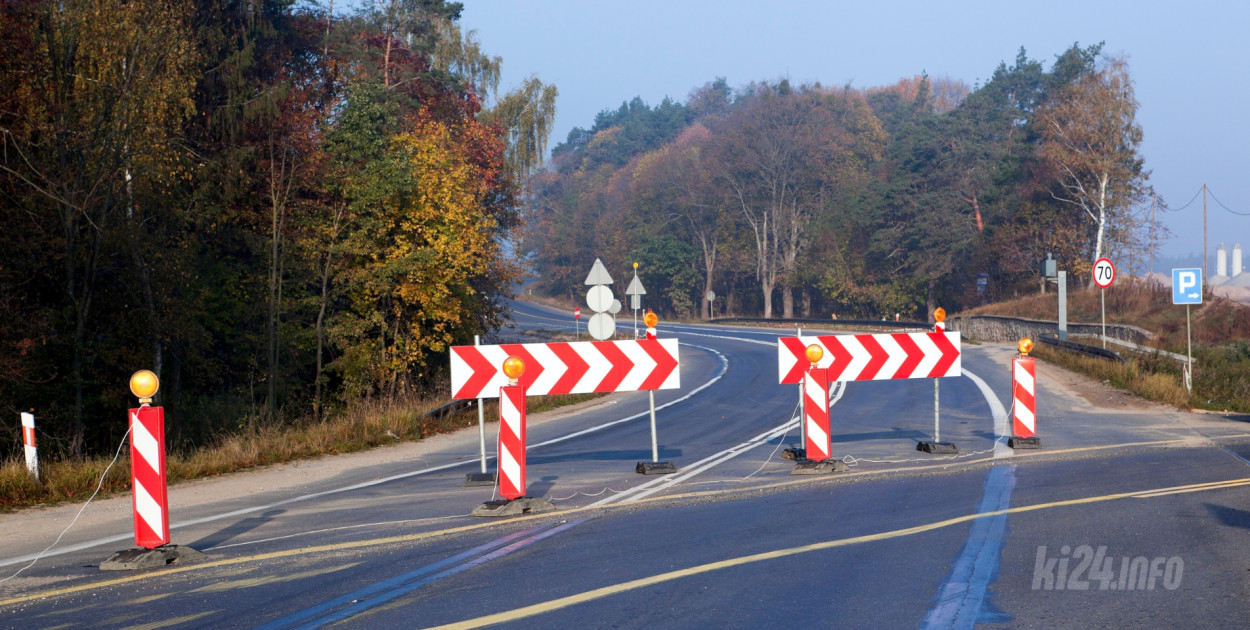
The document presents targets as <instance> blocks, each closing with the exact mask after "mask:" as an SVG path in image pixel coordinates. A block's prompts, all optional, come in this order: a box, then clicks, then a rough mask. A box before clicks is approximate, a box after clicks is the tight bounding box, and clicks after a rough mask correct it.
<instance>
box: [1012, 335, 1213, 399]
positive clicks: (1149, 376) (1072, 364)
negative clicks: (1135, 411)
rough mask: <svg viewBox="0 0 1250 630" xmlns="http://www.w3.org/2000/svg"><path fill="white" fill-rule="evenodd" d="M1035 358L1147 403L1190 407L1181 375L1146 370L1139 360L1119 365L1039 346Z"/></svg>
mask: <svg viewBox="0 0 1250 630" xmlns="http://www.w3.org/2000/svg"><path fill="white" fill-rule="evenodd" d="M1033 355H1034V356H1036V357H1037V358H1039V359H1041V360H1043V361H1046V362H1048V363H1053V364H1055V365H1058V366H1061V367H1064V368H1067V369H1069V370H1072V371H1073V372H1078V373H1080V374H1084V375H1086V376H1088V377H1090V378H1093V379H1096V380H1099V381H1103V382H1106V383H1108V384H1110V385H1112V386H1115V387H1118V388H1120V389H1123V390H1125V391H1127V392H1130V393H1132V394H1134V395H1136V396H1138V397H1140V398H1144V399H1146V400H1153V401H1155V402H1161V403H1164V404H1167V405H1172V406H1174V407H1178V408H1187V407H1188V406H1189V399H1190V396H1189V393H1188V392H1186V391H1185V386H1184V384H1183V383H1182V382H1181V380H1180V376H1179V374H1176V375H1174V374H1169V373H1167V372H1161V371H1151V370H1150V368H1149V367H1147V366H1143V365H1142V363H1141V362H1139V361H1138V360H1136V359H1129V360H1128V362H1126V363H1119V362H1117V361H1110V360H1107V359H1102V358H1098V357H1090V356H1085V355H1080V354H1075V353H1072V352H1068V351H1065V350H1061V349H1058V348H1052V347H1050V346H1045V345H1040V344H1039V345H1037V346H1035V347H1034V350H1033Z"/></svg>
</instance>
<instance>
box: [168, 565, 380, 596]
mask: <svg viewBox="0 0 1250 630" xmlns="http://www.w3.org/2000/svg"><path fill="white" fill-rule="evenodd" d="M359 564H360V563H359V562H353V563H351V564H344V565H340V566H337V567H326V568H324V569H313V570H311V571H304V572H301V573H292V574H290V575H267V576H264V577H258V578H249V579H246V580H234V581H231V582H215V583H213V584H209V585H208V586H201V587H200V588H197V589H195V590H193V591H191V592H192V593H218V592H221V591H233V590H235V589H240V588H252V587H256V586H264V585H265V584H276V583H280V582H293V581H295V580H302V579H304V578H308V577H316V576H318V575H325V574H327V573H334V572H335V571H342V570H343V569H350V568H352V567H354V566H357V565H359Z"/></svg>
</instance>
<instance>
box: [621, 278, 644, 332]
mask: <svg viewBox="0 0 1250 630" xmlns="http://www.w3.org/2000/svg"><path fill="white" fill-rule="evenodd" d="M646 294H647V290H646V289H644V288H642V281H641V280H639V279H638V263H634V279H633V280H632V281H631V282H630V283H629V287H627V288H626V289H625V295H628V296H629V308H631V309H633V311H634V339H637V338H638V309H640V308H642V296H644V295H646Z"/></svg>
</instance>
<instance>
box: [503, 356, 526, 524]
mask: <svg viewBox="0 0 1250 630" xmlns="http://www.w3.org/2000/svg"><path fill="white" fill-rule="evenodd" d="M503 370H504V374H506V375H507V376H508V378H509V379H510V381H511V382H510V383H509V384H508V385H505V386H503V387H501V388H499V496H500V497H503V498H504V499H507V500H513V499H519V498H521V497H523V496H525V386H524V385H520V384H518V383H517V379H519V378H520V377H521V374H522V372H524V371H525V363H524V362H523V361H522V360H521V359H520V358H518V357H508V358H507V359H505V360H504V362H503Z"/></svg>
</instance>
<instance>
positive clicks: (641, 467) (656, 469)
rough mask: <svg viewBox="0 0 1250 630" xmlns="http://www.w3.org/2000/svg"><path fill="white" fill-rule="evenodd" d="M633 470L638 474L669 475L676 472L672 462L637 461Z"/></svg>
mask: <svg viewBox="0 0 1250 630" xmlns="http://www.w3.org/2000/svg"><path fill="white" fill-rule="evenodd" d="M634 472H636V473H638V474H640V475H671V474H673V473H675V472H677V467H676V466H674V465H673V462H638V465H637V466H634Z"/></svg>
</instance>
